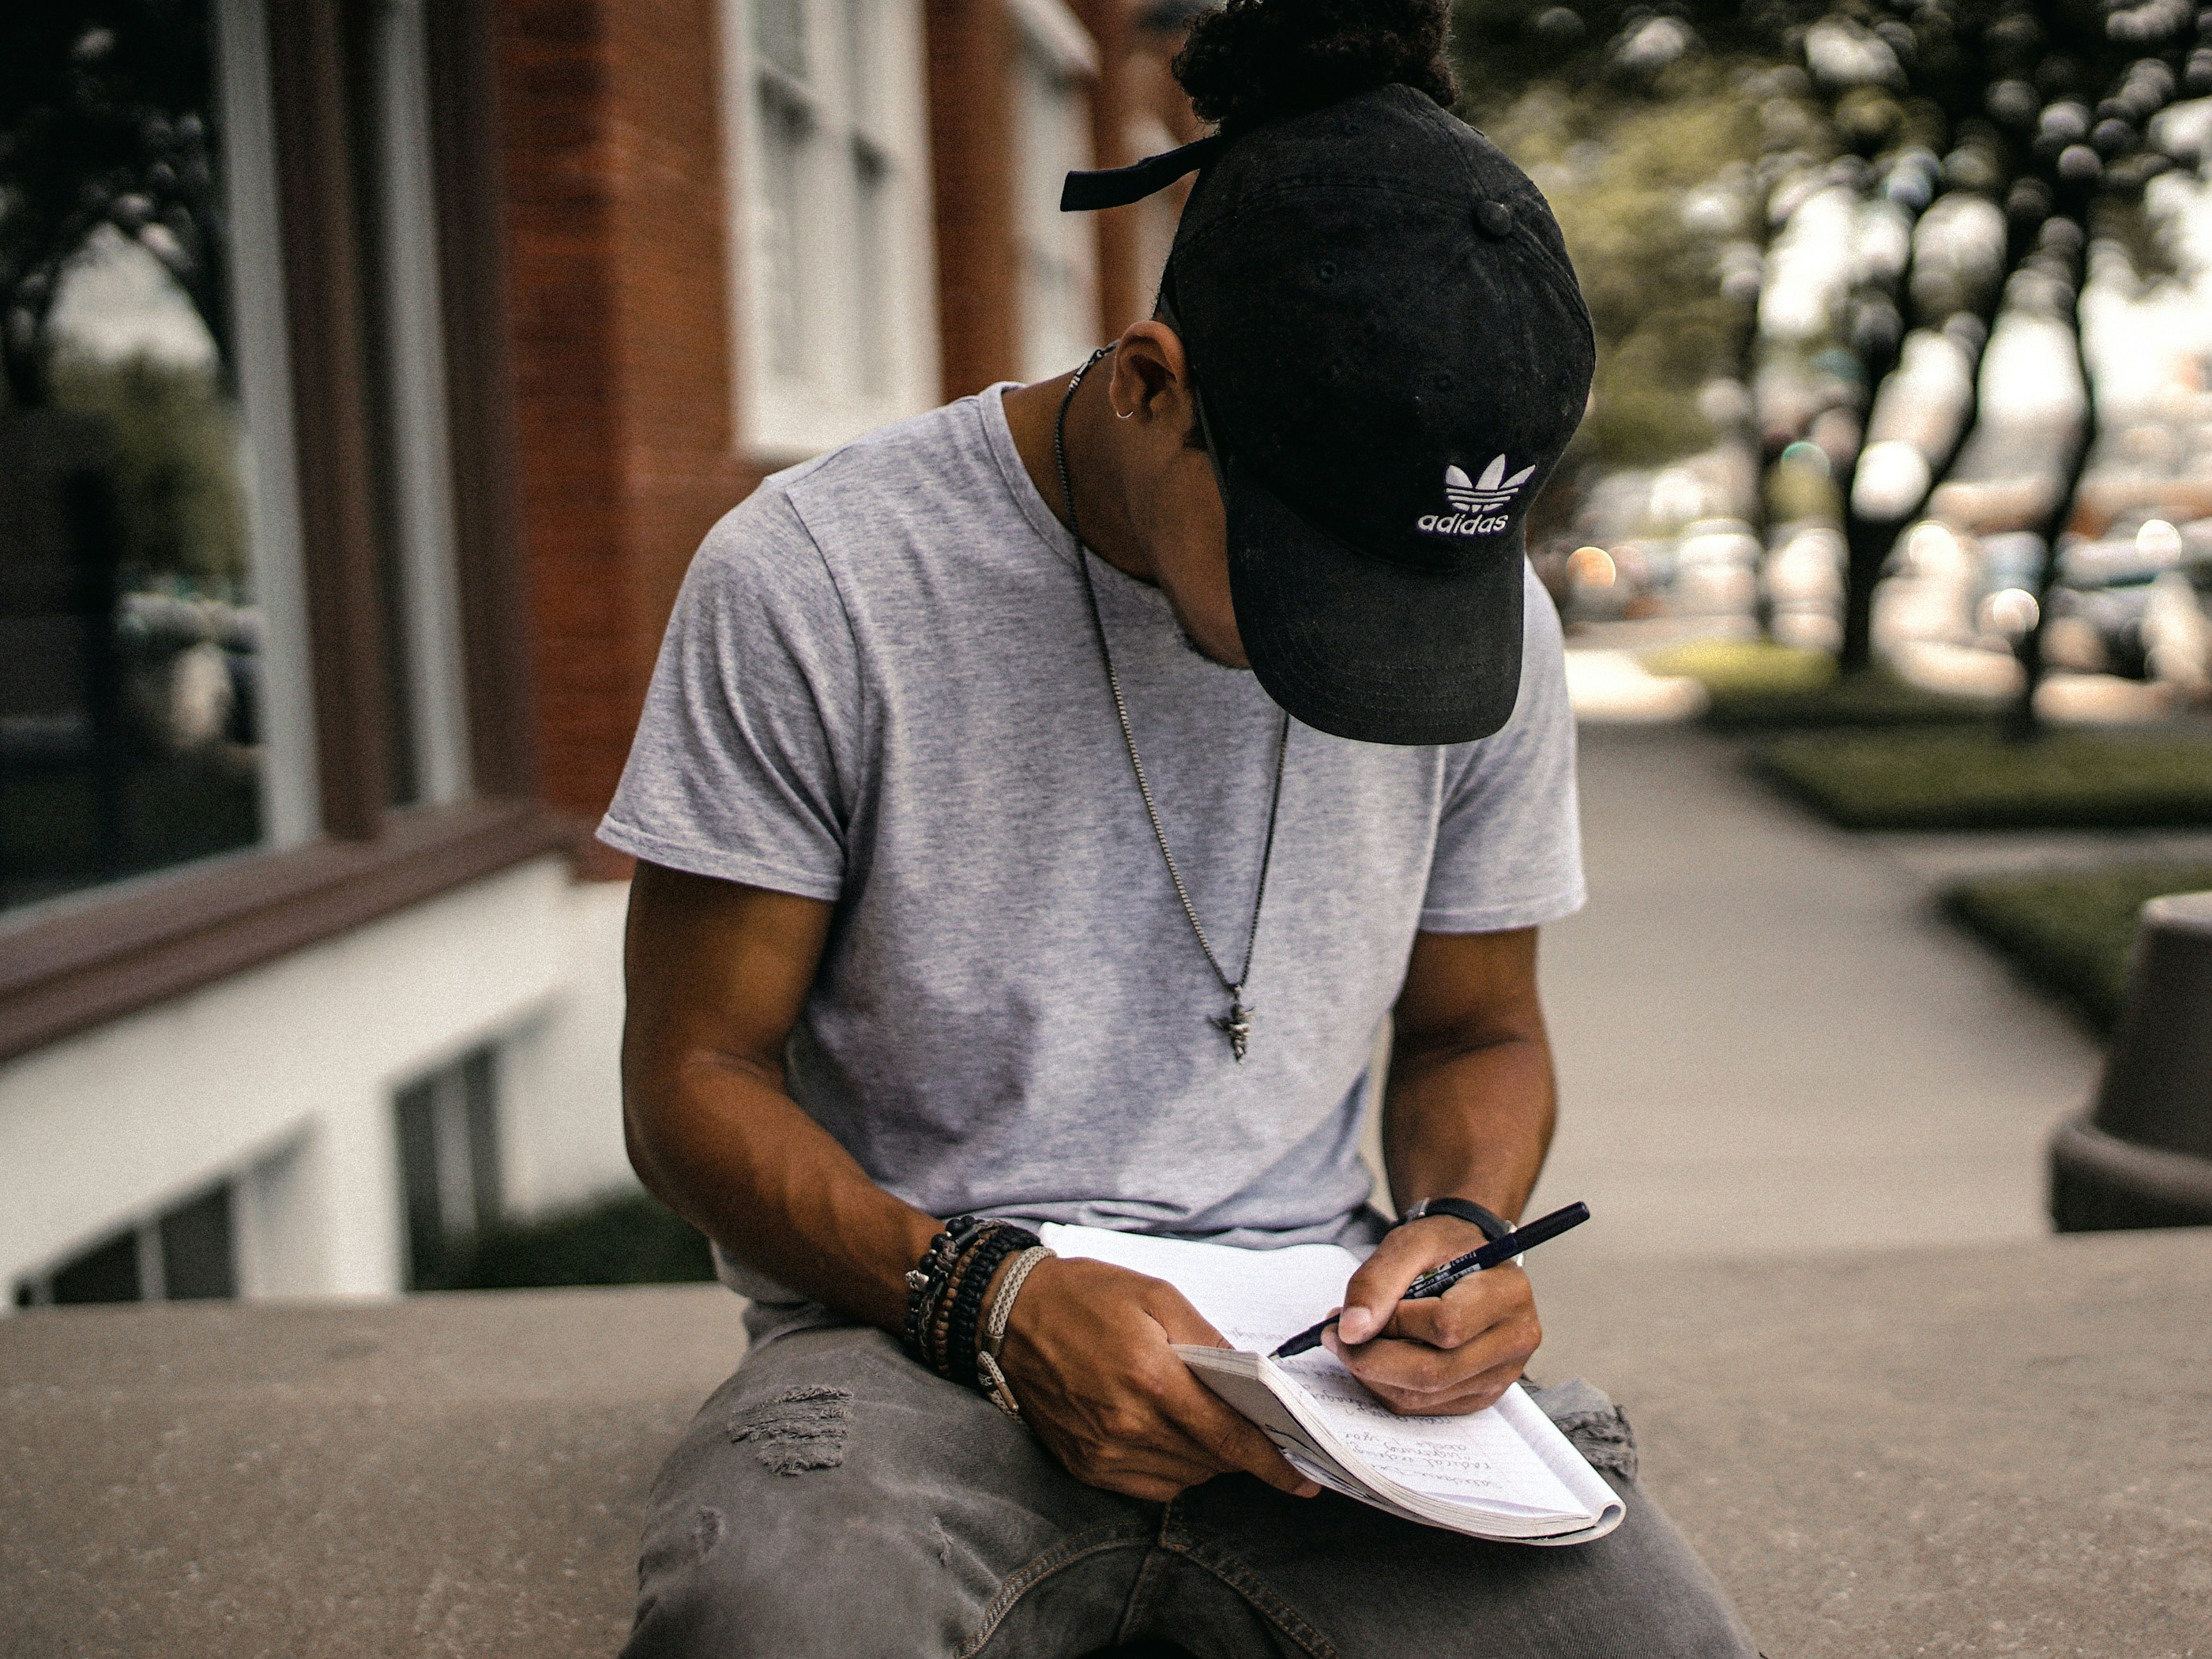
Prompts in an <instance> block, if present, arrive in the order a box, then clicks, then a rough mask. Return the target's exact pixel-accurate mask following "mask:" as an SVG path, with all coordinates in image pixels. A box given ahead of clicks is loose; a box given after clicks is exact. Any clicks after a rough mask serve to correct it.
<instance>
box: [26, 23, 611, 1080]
mask: <svg viewBox="0 0 2212 1659" xmlns="http://www.w3.org/2000/svg"><path fill="white" fill-rule="evenodd" d="M214 5H215V8H216V12H217V15H218V23H217V27H218V28H219V30H220V31H221V37H220V38H221V39H222V48H223V52H222V56H223V60H224V61H223V63H222V65H221V66H220V68H219V72H220V74H221V75H222V86H223V91H224V94H225V96H226V97H232V96H234V94H235V93H236V90H237V87H236V83H235V82H234V78H233V69H234V65H236V64H246V65H251V64H254V63H256V62H257V61H258V62H261V63H265V64H266V70H267V74H266V78H265V80H264V82H263V83H262V84H263V86H264V88H265V96H266V104H265V106H264V107H265V109H266V110H267V112H269V113H270V115H271V116H272V117H273V124H272V132H271V137H272V138H273V149H274V152H275V162H276V166H275V177H274V195H275V198H276V200H275V206H276V223H275V224H274V225H273V226H264V227H261V229H262V232H263V234H264V236H265V235H267V234H274V236H275V239H276V244H277V246H276V253H277V256H278V257H277V258H276V260H275V262H274V263H275V264H276V266H277V267H278V271H277V274H278V276H279V281H280V284H281V301H280V303H279V304H278V305H277V306H276V307H272V311H273V312H274V313H276V316H274V317H272V318H271V319H270V320H280V319H281V323H282V327H281V329H279V330H278V331H277V333H276V340H275V341H274V342H273V344H274V345H275V346H276V349H271V350H270V351H268V352H267V354H266V356H264V358H263V359H262V360H260V361H259V362H258V363H256V362H246V361H241V364H240V380H241V385H242V386H245V387H246V396H247V398H248V400H249V407H248V410H247V418H248V421H249V422H250V423H252V431H253V432H254V435H255V439H256V441H257V443H258V444H263V445H266V446H270V447H273V449H274V452H275V453H274V455H273V458H272V459H273V461H274V465H264V466H262V467H259V468H258V469H257V475H256V478H255V481H254V482H255V507H256V520H255V529H256V531H257V532H260V533H264V534H269V533H271V532H272V530H273V532H274V533H275V535H276V536H277V537H280V538H284V539H286V540H289V541H290V543H291V544H292V545H293V546H295V547H297V548H298V549H301V550H303V552H302V556H301V559H300V568H299V570H298V573H297V584H298V585H297V589H296V592H295V594H288V593H287V592H286V590H285V583H284V579H283V569H284V566H285V560H284V559H283V541H282V540H280V541H279V542H278V543H277V549H276V557H275V558H273V559H271V560H270V568H271V569H272V570H273V571H274V572H276V580H275V583H274V586H275V588H276V592H275V593H274V594H273V596H272V597H273V598H274V599H276V602H277V605H278V608H279V615H278V616H277V617H275V618H273V619H272V634H273V635H274V636H275V637H276V638H279V639H281V638H282V637H283V626H284V623H285V620H286V618H285V617H284V616H283V614H282V613H283V606H284V605H286V604H287V603H288V602H291V601H292V600H294V599H296V615H297V617H298V618H299V621H300V623H301V626H300V628H299V630H298V631H299V635H300V636H301V639H302V641H303V645H304V649H303V650H302V651H301V653H300V655H301V657H302V658H303V659H304V662H303V663H302V664H301V667H302V668H304V670H305V671H304V673H301V672H300V671H297V670H295V671H293V672H292V673H291V675H290V676H289V682H290V683H289V684H287V683H286V681H287V675H286V670H285V665H283V662H282V661H281V660H280V662H279V663H278V664H277V665H276V670H275V672H274V673H273V674H272V683H271V687H270V690H271V695H272V698H273V697H275V696H287V695H292V696H298V695H299V694H301V693H305V694H306V695H305V697H304V702H305V703H306V708H297V707H295V708H294V709H293V710H291V711H289V713H290V714H301V715H305V716H308V718H303V719H301V721H300V728H301V729H300V731H299V732H298V734H297V737H298V741H299V742H300V743H301V744H303V745H305V752H304V753H303V754H301V755H299V756H297V757H294V758H295V759H296V762H297V764H295V768H294V773H293V775H294V776H295V777H297V778H301V779H302V780H303V781H304V787H303V792H302V793H303V798H302V799H297V800H295V801H293V802H292V803H291V804H290V805H283V804H282V803H281V802H276V801H272V802H271V803H270V806H269V807H268V808H267V809H265V810H267V811H269V813H270V828H271V831H272V834H271V835H270V837H269V838H268V842H267V843H265V844H264V846H263V847H261V848H253V849H248V850H246V851H242V852H240V853H237V854H230V855H227V856H225V857H223V858H221V859H218V860H210V861H209V862H206V863H204V864H198V865H191V866H183V867H181V868H179V869H177V870H174V871H170V872H156V873H155V874H152V875H149V876H145V877H141V878H136V879H133V880H130V881H127V882H125V883H121V884H117V885H115V886H112V887H102V888H94V889H90V890H86V891H83V892H81V893H78V894H74V895H70V896H67V897H65V898H62V899H58V900H54V901H50V902H47V903H45V904H41V905H38V906H34V907H29V908H27V911H26V912H25V913H24V914H23V915H20V916H15V917H0V1060H8V1059H10V1058H13V1057H14V1056H15V1055H18V1054H24V1053H27V1052H29V1051H30V1050H32V1049H34V1048H39V1047H41V1046H43V1045H45V1044H46V1043H49V1042H54V1041H56V1040H58V1039H59V1038H62V1037H64V1036H70V1035H72V1034H74V1033H76V1032H80V1031H83V1030H88V1029H90V1028H92V1027H94V1026H96V1025H99V1024H103V1023H105V1022H106V1021H108V1020H112V1019H114V1018H119V1017H121V1016H123V1015H125V1014H128V1013H131V1012H137V1010H139V1009H142V1008H145V1007H148V1006H152V1005H154V1004H155V1003H158V1002H161V1001H164V1000H167V999H169V998H172V997H174V996H177V995H179V994H182V993H184V992H186V991H190V990H192V989H195V988H197V987H200V986H203V985H206V984H209V983H211V982H213V981H216V980H219V979H222V978H224V977H226V976H228V975H231V974H234V973H237V972H240V971H241V970H242V969H246V968H250V967H252V966H255V965H257V964H258V963H264V962H267V961H270V960H271V959H273V958H275V957H278V956H281V955H283V954H285V953H287V952H289V951H295V950H297V949H300V948H301V947H302V946H305V945H312V944H314V943H317V942H319V941H320V940H322V939H329V938H331V937H334V936H336V935H337V934H340V933H344V932H346V931H348V930H349V929H351V928H354V927H359V926H361V925H362V923H364V922H367V921H373V920H374V919H375V918H376V917H378V916H380V915H387V914H389V913H391V912H392V911H394V910H397V909H400V908H404V907H406V906H408V905H411V904H416V903H419V902H422V901H423V900H425V899H428V898H430V897H433V896H436V895H437V894H439V893H441V892H444V891H447V890H450V889H452V888H454V887H457V886H459V885H462V884H465V883H467V882H470V881H473V880H476V879H477V878H481V877H483V876H486V875H489V874H492V873H495V872H497V871H499V870H501V869H503V868H506V867H507V866H511V865H513V864H515V863H518V862H520V861H521V860H526V859H529V858H532V857H538V856H541V855H544V854H550V853H556V852H562V851H569V850H573V849H574V847H575V846H576V845H577V844H578V842H579V841H580V830H579V829H578V827H577V826H575V825H573V824H571V823H568V822H566V821H565V820H563V819H562V818H560V817H557V816H556V814H554V813H553V812H552V811H550V809H549V808H547V807H546V806H544V805H543V804H542V803H540V802H539V801H538V799H537V798H536V797H537V787H538V778H537V765H536V757H535V753H534V744H533V742H532V738H531V736H530V733H531V732H532V726H533V720H532V699H531V688H530V680H529V672H528V662H529V635H528V632H527V623H526V593H525V589H524V585H523V576H522V568H521V560H520V545H519V515H518V513H517V511H516V479H515V471H514V454H513V413H512V409H511V406H510V399H511V396H512V393H511V386H512V374H511V373H510V368H509V356H508V343H507V342H508V330H507V314H506V307H505V294H504V280H505V265H506V258H505V248H504V243H503V232H502V225H501V216H502V204H501V195H500V191H499V185H498V180H499V178H500V160H501V158H500V154H499V137H498V125H497V119H498V118H497V112H496V106H495V93H496V88H497V74H496V59H495V48H494V41H495V37H494V33H493V18H492V14H491V0H445V3H441V4H437V5H432V6H428V7H425V8H424V9H423V11H422V18H423V25H424V30H425V48H426V50H425V58H426V59H427V63H426V70H427V74H428V100H427V101H428V106H429V114H430V131H429V132H428V135H427V136H428V142H429V147H430V153H431V159H432V163H433V166H434V167H435V172H436V177H437V189H436V191H435V198H436V199H435V202H434V204H433V206H434V208H435V212H436V216H437V221H438V222H437V235H436V240H437V244H438V248H437V253H438V264H439V270H438V288H439V295H438V299H439V308H440V311H441V318H440V319H439V320H440V335H441V341H440V343H441V347H442V352H443V356H444V359H445V361H446V362H449V363H461V362H465V363H469V364H471V365H472V367H473V368H474V369H475V370H476V372H475V373H472V374H466V375H452V376H447V377H446V386H445V392H444V408H443V410H442V414H443V417H444V419H445V422H446V424H447V431H448V433H449V435H450V442H449V446H448V451H447V468H448V476H447V483H448V484H449V487H450V501H451V504H452V509H453V511H452V536H453V583H454V587H455V589H456V592H457V595H458V613H459V614H458V617H457V622H458V632H459V640H460V650H461V654H462V666H461V670H460V675H459V678H460V680H461V687H462V696H463V700H464V702H465V725H466V732H467V738H466V741H467V744H468V750H469V757H470V769H471V773H472V786H473V787H472V790H471V793H470V794H469V795H468V796H467V797H466V798H463V799H449V800H447V801H445V802H443V803H441V804H437V805H424V806H419V807H412V808H409V809H406V810H404V811H393V810H392V809H391V808H390V807H389V806H387V805H386V801H387V799H388V796H389V787H388V777H389V768H390V757H389V754H388V752H387V749H386V741H387V739H386V732H385V730H384V723H385V713H384V710H385V706H386V705H385V699H384V695H383V692H384V683H383V672H384V667H383V664H384V656H383V641H382V634H383V625H382V620H381V610H380V600H379V594H378V589H377V577H376V566H377V552H378V544H377V542H376V538H375V527H374V517H373V509H374V495H373V490H374V483H373V467H372V458H371V453H370V450H369V425H368V422H369V418H370V417H369V411H368V406H367V401H366V400H367V398H368V396H369V395H371V394H370V386H371V380H370V377H369V376H368V374H367V373H366V359H365V356H364V353H365V351H366V350H367V349H368V347H367V343H366V342H365V341H364V339H363V338H362V331H361V327H360V318H361V314H362V307H361V304H360V301H361V299H362V295H361V294H360V292H359V289H358V284H359V283H360V281H361V261H360V259H359V258H358V257H357V256H358V249H357V248H356V243H355V240H354V222H355V221H354V214H353V204H352V200H351V193H350V187H349V149H348V146H349V143H350V140H349V135H348V130H347V124H346V118H345V98H346V90H345V75H344V68H345V65H344V59H343V50H344V48H343V40H344V28H343V10H342V0H214ZM247 72H250V70H240V73H247ZM241 183H242V184H244V185H246V189H245V191H244V193H245V194H246V195H250V194H251V181H241ZM240 209H241V210H242V211H245V212H246V213H248V214H250V213H251V211H252V209H251V207H250V206H248V205H247V204H246V203H245V202H243V201H241V203H240ZM254 229H255V227H254V225H253V224H252V222H251V221H250V220H249V222H248V223H247V225H246V227H245V228H244V229H243V231H242V233H241V234H240V236H239V238H238V240H240V243H241V244H244V245H246V253H247V254H248V255H249V256H250V254H251V252H252V232H253V230H254ZM250 320H251V319H250V318H248V317H247V316H246V314H245V313H244V312H243V311H242V312H241V317H240V321H241V324H246V323H248V322H249V321H250ZM257 399H258V407H256V406H254V400H257ZM287 474H289V477H287V476H286V475H287ZM287 485H289V490H288V489H287V488H286V486H287ZM288 496H289V499H287V497H288ZM272 512H273V513H275V514H276V519H275V521H274V523H273V525H272V523H271V520H270V513H272ZM287 520H289V523H288V522H287ZM288 530H289V531H291V532H293V533H292V535H291V536H289V537H285V535H284V532H286V531H288ZM301 679H305V680H306V681H307V684H305V685H302V684H299V683H298V682H299V681H300V680H301ZM288 717H289V716H288ZM271 736H272V740H275V739H276V737H277V732H276V729H274V728H273V727H272V732H271ZM286 758H287V757H283V756H281V755H280V756H272V761H271V763H272V766H282V765H283V764H284V763H285V761H286ZM280 807H281V810H280Z"/></svg>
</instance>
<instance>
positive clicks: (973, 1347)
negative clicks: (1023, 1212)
mask: <svg viewBox="0 0 2212 1659" xmlns="http://www.w3.org/2000/svg"><path fill="white" fill-rule="evenodd" d="M1033 1243H1036V1234H1035V1233H1032V1232H1030V1231H1026V1230H1024V1229H1023V1228H1020V1227H1015V1226H1012V1225H1004V1226H1000V1227H999V1228H996V1229H994V1231H992V1232H991V1233H989V1234H988V1235H987V1236H986V1237H981V1238H979V1239H977V1240H976V1241H975V1248H974V1249H971V1250H969V1253H968V1257H967V1260H966V1261H964V1262H963V1264H962V1267H961V1276H960V1285H959V1288H958V1290H957V1291H956V1292H955V1294H954V1297H953V1301H952V1318H951V1323H950V1326H949V1328H948V1329H947V1331H946V1334H945V1360H946V1364H947V1370H946V1372H945V1375H947V1376H950V1377H951V1379H952V1380H953V1381H954V1382H955V1383H961V1384H963V1385H964V1386H966V1387H968V1388H971V1389H972V1388H975V1387H976V1386H978V1376H977V1372H976V1369H975V1356H976V1354H977V1353H978V1352H980V1351H981V1346H982V1343H981V1333H982V1324H983V1298H984V1297H985V1296H986V1295H987V1294H988V1292H989V1291H990V1288H991V1280H992V1279H993V1278H994V1277H995V1276H996V1274H997V1273H998V1271H999V1267H1000V1264H1001V1263H1002V1262H1004V1261H1006V1258H1007V1257H1008V1256H1010V1255H1013V1254H1014V1253H1015V1252H1017V1251H1018V1250H1023V1249H1028V1248H1029V1246H1030V1245H1031V1244H1033Z"/></svg>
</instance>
